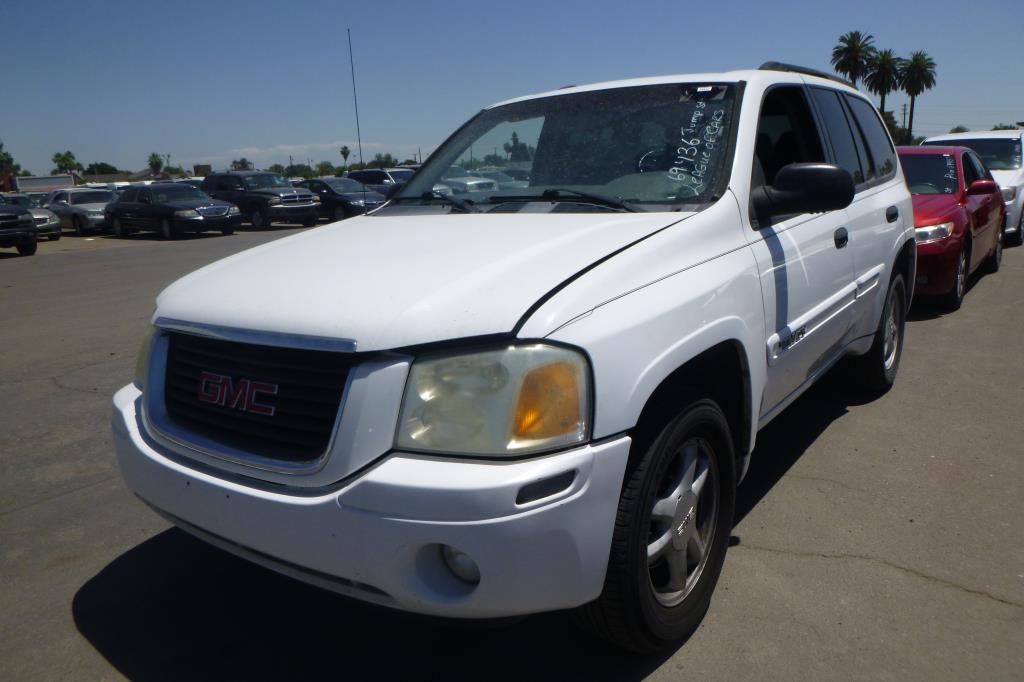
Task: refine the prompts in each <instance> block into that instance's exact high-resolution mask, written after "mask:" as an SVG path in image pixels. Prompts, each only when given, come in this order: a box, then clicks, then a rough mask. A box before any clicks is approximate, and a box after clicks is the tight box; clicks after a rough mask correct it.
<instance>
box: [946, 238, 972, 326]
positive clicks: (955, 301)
mask: <svg viewBox="0 0 1024 682" xmlns="http://www.w3.org/2000/svg"><path fill="white" fill-rule="evenodd" d="M966 292H967V245H966V244H965V245H964V248H962V249H961V250H960V256H959V258H957V259H956V276H955V277H954V278H953V287H952V288H951V289H950V290H949V291H948V292H947V293H946V294H945V295H944V296H943V297H942V307H943V308H945V309H946V310H949V311H950V312H952V311H954V310H960V306H962V305H963V304H964V294H965V293H966Z"/></svg>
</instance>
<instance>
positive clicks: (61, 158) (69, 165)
mask: <svg viewBox="0 0 1024 682" xmlns="http://www.w3.org/2000/svg"><path fill="white" fill-rule="evenodd" d="M51 160H52V161H53V165H54V172H56V173H70V172H72V171H76V170H81V169H82V164H80V163H78V160H77V159H76V158H75V155H74V154H72V153H71V152H70V151H64V152H57V153H56V154H54V155H53V158H52V159H51Z"/></svg>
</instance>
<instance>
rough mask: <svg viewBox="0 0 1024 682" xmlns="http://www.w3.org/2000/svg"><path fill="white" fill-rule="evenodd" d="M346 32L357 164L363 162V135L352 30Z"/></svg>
mask: <svg viewBox="0 0 1024 682" xmlns="http://www.w3.org/2000/svg"><path fill="white" fill-rule="evenodd" d="M346 31H348V65H349V67H350V68H351V70H352V102H353V103H354V104H355V106H356V143H357V144H358V145H359V163H362V162H363V135H362V133H361V132H360V131H359V97H358V96H357V95H356V63H355V61H354V60H353V59H352V29H350V28H349V29H346Z"/></svg>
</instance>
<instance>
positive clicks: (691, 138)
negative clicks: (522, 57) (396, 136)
mask: <svg viewBox="0 0 1024 682" xmlns="http://www.w3.org/2000/svg"><path fill="white" fill-rule="evenodd" d="M734 100H735V86H734V85H732V84H712V83H674V84H667V85H647V86H638V87H628V88H615V89H611V90H598V91H594V92H581V93H572V94H564V95H552V96H549V97H543V98H536V99H529V100H525V101H521V102H513V103H511V104H506V105H504V106H500V107H495V108H493V109H487V110H485V111H483V112H481V113H480V114H479V115H478V116H477V117H476V118H474V119H473V120H472V121H470V122H469V123H468V124H467V125H466V126H464V127H463V128H462V129H461V130H460V131H459V132H457V133H456V134H455V135H454V136H452V138H451V139H449V140H448V142H446V143H445V144H444V145H442V146H441V147H440V148H439V149H438V150H437V151H435V152H434V153H433V154H432V155H431V156H430V158H429V159H428V160H427V162H426V164H425V165H424V166H423V168H422V169H421V170H420V172H419V173H418V174H417V175H416V177H415V178H414V179H413V180H412V181H411V182H409V183H408V184H407V185H405V186H404V187H403V189H402V190H401V191H400V192H398V194H397V195H396V197H397V199H398V201H397V202H396V203H403V201H404V203H406V204H408V203H415V202H417V201H419V202H422V203H442V202H443V203H445V204H448V205H450V204H451V202H450V201H448V200H447V199H444V198H442V197H437V196H436V191H435V190H434V185H436V184H443V183H444V181H445V179H448V178H458V177H466V176H470V177H472V176H473V175H474V173H473V171H474V170H475V169H477V168H480V167H483V166H486V167H487V168H488V169H489V170H492V171H494V170H497V171H501V172H504V171H505V170H506V169H508V170H509V171H510V173H509V174H511V172H515V175H514V176H513V177H514V178H516V179H518V178H522V179H523V181H522V182H519V183H516V184H517V185H524V186H506V187H505V188H500V187H498V188H496V189H492V190H489V191H484V192H473V194H472V198H473V200H472V201H471V202H470V201H465V202H463V203H464V204H471V206H472V208H473V210H484V211H486V210H492V209H494V208H496V205H500V204H508V203H510V202H523V201H541V200H543V201H556V202H558V203H572V204H574V205H576V207H575V208H573V209H571V210H596V209H597V208H598V204H603V209H602V210H607V208H608V207H609V206H611V207H615V204H616V203H618V204H620V205H622V206H621V207H626V206H628V210H666V208H670V207H671V208H674V207H675V206H676V205H680V204H703V203H707V202H710V201H714V200H715V199H717V194H718V193H719V192H720V191H721V189H720V184H721V183H722V182H723V181H724V180H725V178H726V173H727V171H728V156H729V150H728V149H726V147H727V146H728V145H727V141H728V139H729V131H730V128H731V126H732V122H733V118H734ZM509 179H510V180H511V179H512V178H509ZM452 189H453V190H454V194H453V196H454V197H456V198H458V197H459V196H460V194H461V193H462V192H463V191H465V189H464V188H460V187H457V186H453V188H452ZM542 195H543V196H542ZM584 195H587V196H589V198H587V197H585V196H584ZM600 199H604V200H605V201H603V202H602V201H595V200H600ZM488 204H491V205H490V206H488ZM561 210H565V209H561Z"/></svg>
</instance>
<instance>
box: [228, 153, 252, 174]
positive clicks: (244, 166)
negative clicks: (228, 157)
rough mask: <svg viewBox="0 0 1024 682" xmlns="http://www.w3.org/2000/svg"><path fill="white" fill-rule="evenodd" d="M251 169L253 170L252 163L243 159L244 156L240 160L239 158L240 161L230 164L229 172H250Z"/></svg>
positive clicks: (236, 160)
mask: <svg viewBox="0 0 1024 682" xmlns="http://www.w3.org/2000/svg"><path fill="white" fill-rule="evenodd" d="M252 169H253V165H252V161H250V160H249V159H247V158H245V157H244V156H243V157H242V158H240V159H235V160H234V161H232V162H231V170H236V171H238V170H252Z"/></svg>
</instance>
